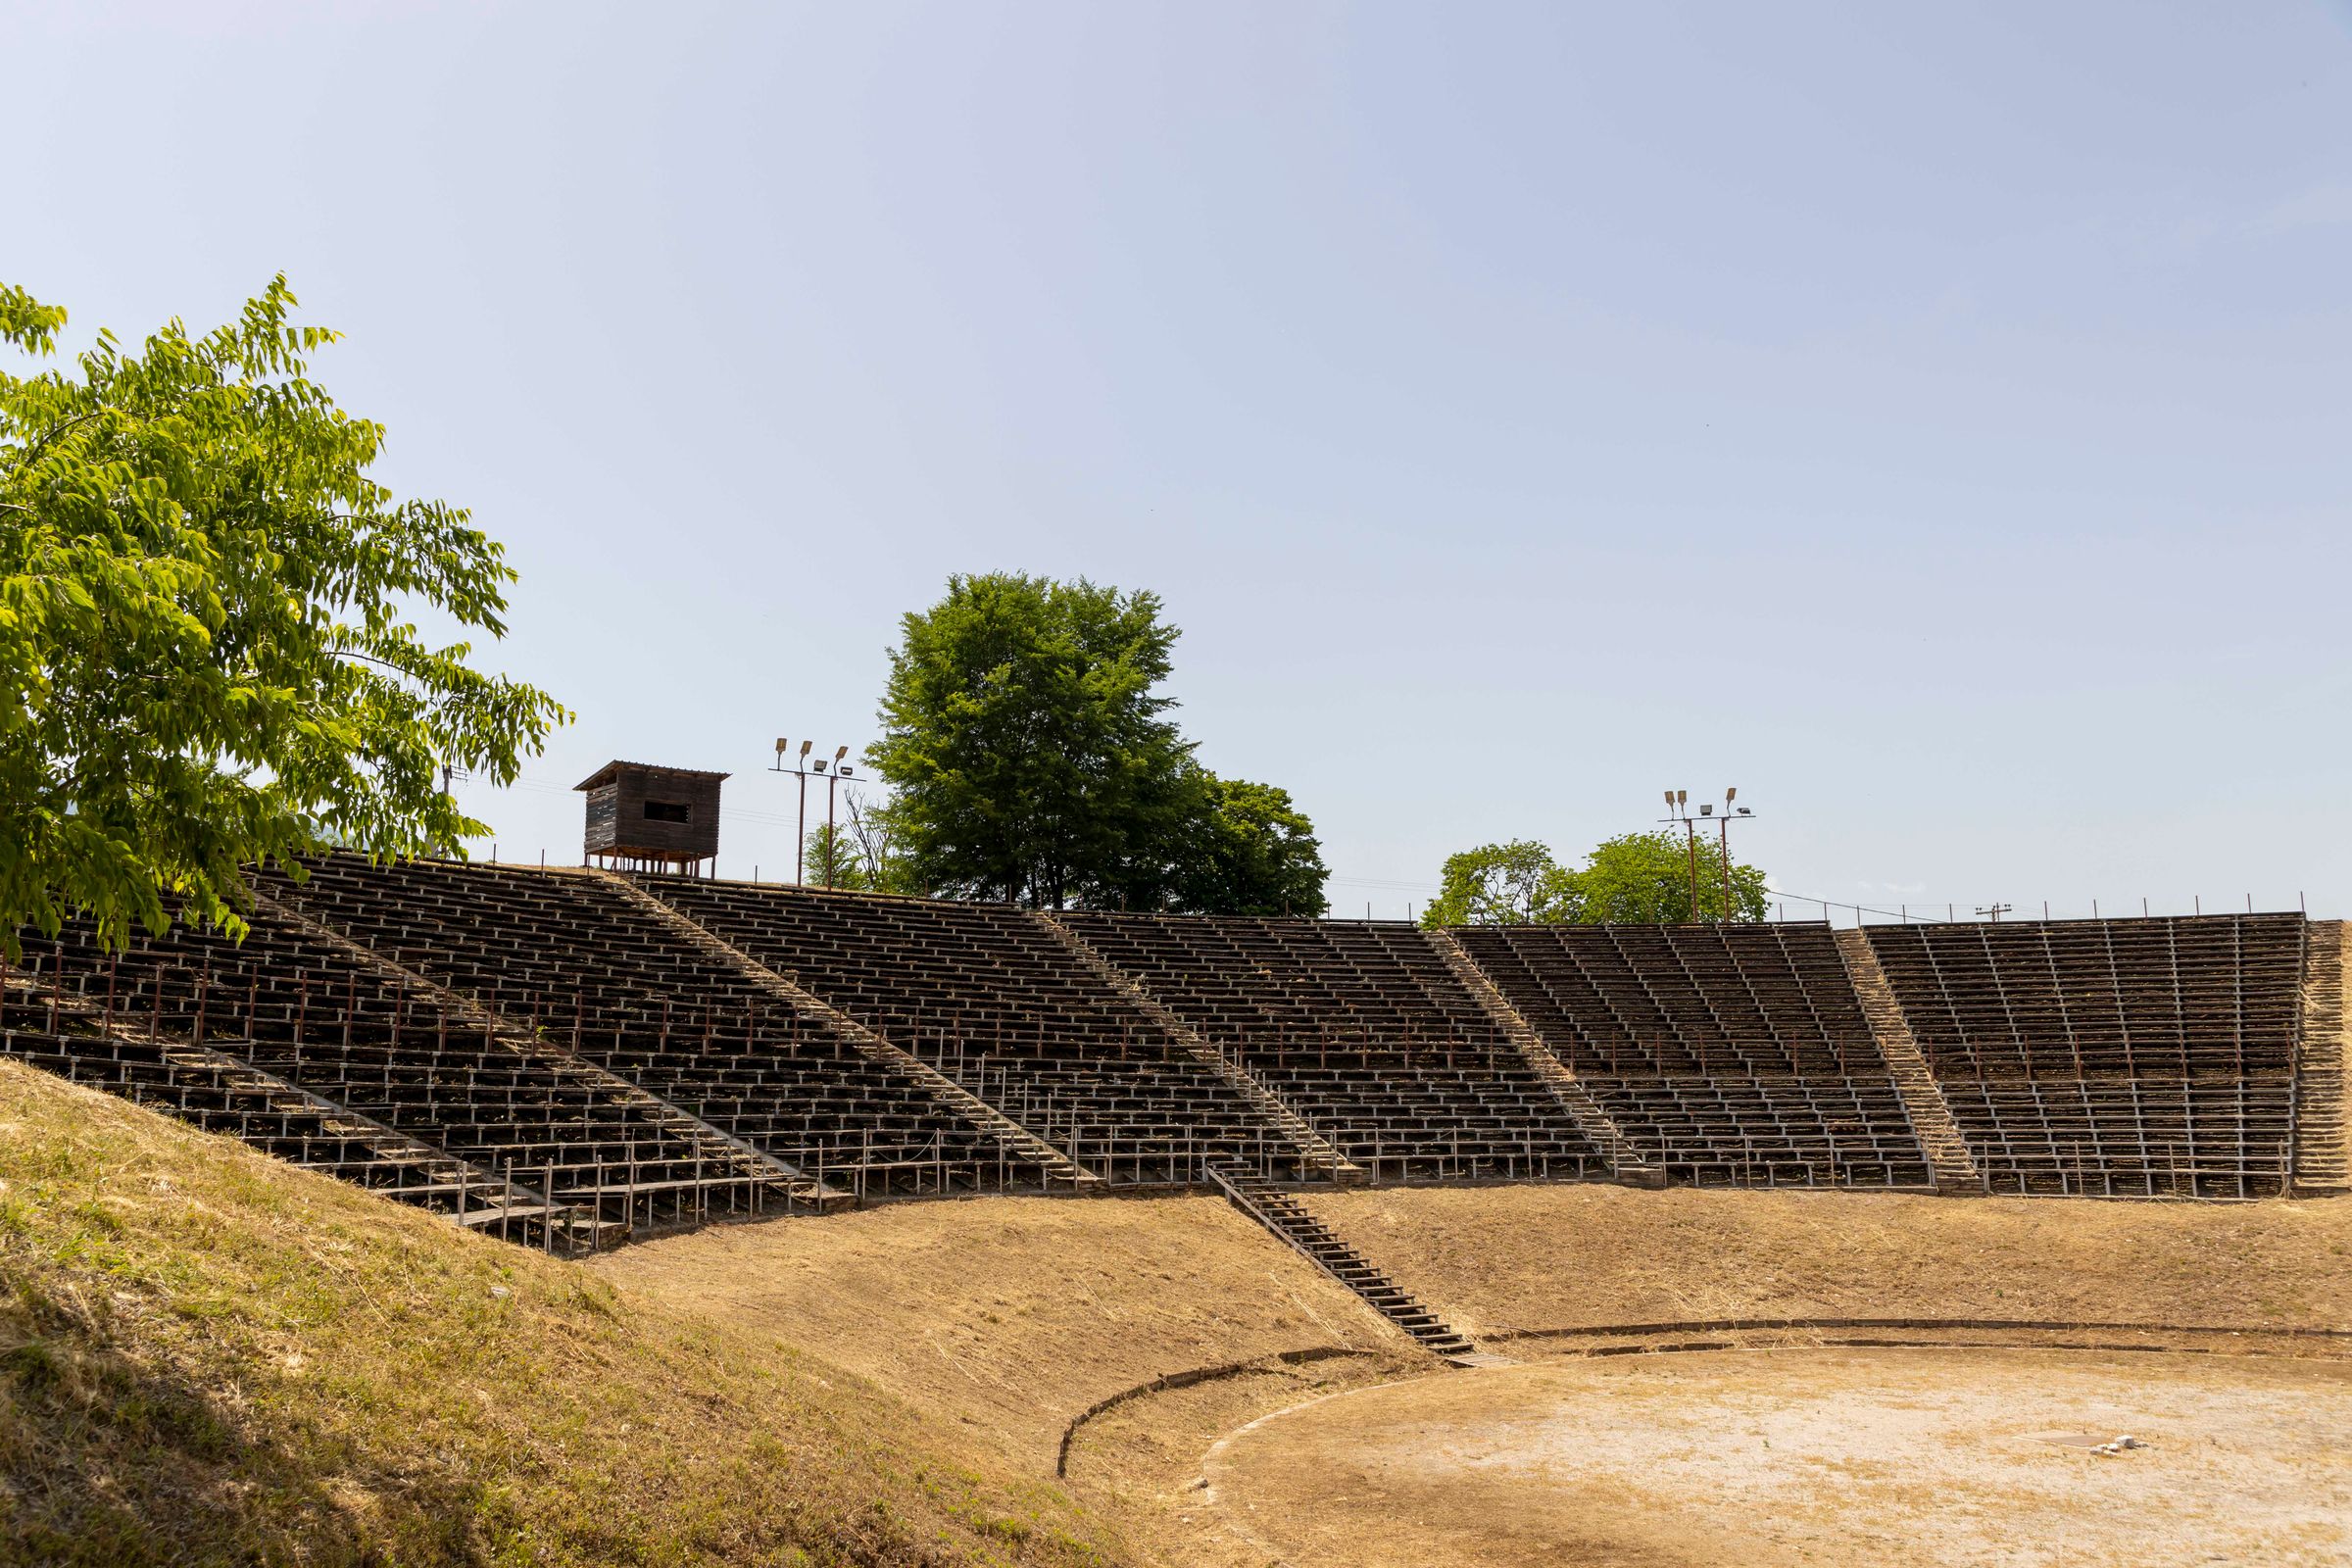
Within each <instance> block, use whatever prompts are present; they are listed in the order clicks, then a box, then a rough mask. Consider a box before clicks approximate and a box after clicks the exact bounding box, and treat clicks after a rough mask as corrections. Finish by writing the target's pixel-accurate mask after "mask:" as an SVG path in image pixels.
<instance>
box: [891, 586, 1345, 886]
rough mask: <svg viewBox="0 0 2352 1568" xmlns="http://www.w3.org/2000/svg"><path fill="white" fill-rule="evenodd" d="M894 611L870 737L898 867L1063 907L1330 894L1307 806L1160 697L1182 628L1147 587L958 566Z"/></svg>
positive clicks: (896, 881) (924, 880)
mask: <svg viewBox="0 0 2352 1568" xmlns="http://www.w3.org/2000/svg"><path fill="white" fill-rule="evenodd" d="M903 625H904V632H905V635H904V637H903V639H902V641H901V643H900V645H899V648H898V650H897V651H896V652H895V653H893V654H892V656H891V672H890V685H889V688H888V690H887V691H886V693H885V694H884V697H883V701H882V714H881V716H882V722H883V726H884V730H883V736H882V739H881V740H879V741H877V742H876V743H875V744H874V745H873V746H872V747H870V748H868V749H867V752H866V760H868V761H869V762H871V763H872V764H873V767H874V769H875V771H876V772H878V773H879V774H880V775H881V776H882V777H883V778H884V779H886V780H888V781H889V783H890V784H891V785H892V787H893V789H894V791H895V794H894V795H893V797H892V799H891V800H890V801H889V803H888V804H887V805H886V806H884V807H882V808H880V809H878V811H877V813H876V817H875V820H876V821H877V823H878V824H879V825H880V826H881V827H882V828H883V829H884V830H885V831H886V835H887V844H888V850H889V854H888V857H887V860H888V864H887V867H886V868H885V880H886V881H887V882H888V883H889V884H890V885H892V886H895V887H897V888H899V889H902V890H905V891H913V890H915V889H918V888H919V889H923V890H926V891H930V892H936V893H946V894H950V895H956V896H963V897H979V898H1000V899H1005V900H1009V901H1014V902H1025V903H1031V904H1040V905H1049V906H1054V907H1060V906H1063V905H1067V904H1080V905H1092V906H1095V907H1106V908H1132V909H1157V908H1175V909H1193V910H1202V911H1212V912H1221V913H1244V912H1250V913H1267V914H1279V913H1281V912H1282V911H1283V910H1284V909H1285V908H1288V909H1290V910H1292V911H1293V912H1299V913H1320V912H1321V911H1322V909H1323V881H1324V876H1325V872H1324V867H1323V859H1322V853H1321V850H1320V847H1319V846H1318V845H1317V843H1316V841H1315V832H1314V825H1313V824H1312V823H1311V822H1309V821H1308V820H1307V818H1306V815H1305V813H1304V812H1302V811H1300V810H1299V809H1298V807H1297V805H1296V804H1295V803H1294V802H1293V801H1292V800H1291V797H1290V795H1289V793H1288V792H1287V791H1284V790H1281V789H1277V788H1275V787H1274V786H1272V785H1267V784H1254V783H1249V782H1246V781H1243V780H1237V779H1220V778H1218V777H1217V776H1216V775H1215V774H1213V773H1210V772H1209V771H1208V770H1207V769H1205V768H1203V767H1201V765H1200V764H1199V763H1198V762H1196V761H1195V760H1193V748H1192V745H1191V743H1190V742H1188V741H1186V740H1185V739H1184V737H1183V736H1182V735H1181V734H1180V733H1179V732H1178V730H1177V728H1176V725H1175V723H1174V722H1173V721H1172V720H1171V719H1170V718H1169V717H1168V716H1167V714H1168V710H1169V709H1170V708H1171V707H1172V706H1173V704H1172V703H1171V702H1170V701H1169V699H1168V698H1166V697H1165V696H1163V695H1162V694H1161V693H1160V691H1159V685H1160V682H1162V681H1163V680H1165V679H1166V678H1167V674H1168V668H1169V650H1170V649H1171V648H1172V647H1173V645H1174V643H1175V641H1176V636H1177V632H1176V628H1175V627H1173V626H1170V625H1168V624H1167V623H1166V622H1164V621H1163V620H1162V619H1161V618H1160V605H1159V600H1158V598H1157V596H1156V595H1153V594H1150V593H1128V594H1122V593H1121V592H1119V591H1118V590H1117V589H1115V588H1102V587H1097V586H1096V585H1095V584H1093V583H1090V582H1085V581H1083V580H1081V581H1077V582H1055V581H1052V580H1050V579H1046V578H1039V577H1029V576H1024V575H1020V574H1017V573H991V574H988V575H983V576H970V577H952V578H950V579H949V580H948V594H947V597H946V598H945V599H943V600H941V601H940V602H939V603H938V604H936V605H934V606H932V607H931V608H930V609H929V610H926V611H922V612H920V613H914V614H909V615H907V617H906V619H905V621H904V623H903ZM876 863H877V865H881V864H882V862H881V861H880V860H877V862H876Z"/></svg>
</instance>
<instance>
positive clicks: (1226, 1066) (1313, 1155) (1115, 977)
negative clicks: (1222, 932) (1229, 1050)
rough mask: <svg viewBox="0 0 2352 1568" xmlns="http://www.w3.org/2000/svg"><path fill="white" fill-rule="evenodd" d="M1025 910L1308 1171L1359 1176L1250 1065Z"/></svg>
mask: <svg viewBox="0 0 2352 1568" xmlns="http://www.w3.org/2000/svg"><path fill="white" fill-rule="evenodd" d="M1029 912H1030V914H1031V915H1032V916H1034V917H1035V918H1036V920H1037V922H1038V924H1040V925H1042V926H1043V927H1045V929H1046V930H1047V931H1049V932H1050V933H1052V934H1053V937H1054V941H1056V942H1058V943H1060V944H1061V945H1062V947H1063V948H1064V949H1066V950H1067V951H1068V952H1069V954H1070V956H1072V957H1074V958H1076V959H1077V960H1078V961H1079V962H1080V963H1082V964H1084V965H1085V966H1086V968H1087V970H1088V971H1089V972H1090V973H1092V974H1093V975H1094V976H1095V978H1097V979H1098V980H1101V981H1102V982H1103V984H1104V985H1106V986H1108V987H1110V989H1111V990H1113V991H1115V992H1117V993H1118V994H1119V996H1120V997H1121V998H1123V999H1124V1000H1125V1001H1127V1002H1128V1003H1129V1004H1131V1005H1134V1006H1135V1007H1136V1008H1138V1009H1139V1010H1140V1011H1142V1012H1144V1013H1145V1014H1146V1015H1148V1016H1149V1017H1150V1018H1151V1019H1152V1022H1153V1023H1155V1024H1157V1025H1159V1027H1160V1028H1162V1029H1164V1030H1166V1031H1167V1032H1168V1034H1169V1035H1170V1036H1171V1037H1172V1038H1173V1039H1174V1040H1175V1041H1176V1043H1177V1044H1178V1045H1181V1046H1182V1047H1184V1049H1185V1051H1186V1052H1187V1053H1189V1054H1191V1055H1192V1056H1193V1057H1194V1058H1195V1059H1197V1060H1198V1061H1200V1062H1201V1064H1202V1065H1203V1066H1205V1067H1208V1068H1210V1069H1211V1070H1212V1071H1214V1072H1215V1073H1216V1074H1217V1076H1218V1077H1219V1078H1221V1079H1223V1080H1224V1081H1225V1082H1226V1083H1227V1084H1229V1085H1231V1086H1232V1087H1233V1088H1234V1089H1236V1090H1238V1091H1240V1092H1241V1094H1242V1095H1243V1096H1244V1097H1245V1098H1247V1099H1248V1100H1249V1102H1250V1103H1251V1104H1252V1105H1254V1106H1256V1107H1257V1109H1258V1111H1259V1113H1260V1114H1262V1115H1264V1116H1265V1118H1266V1119H1267V1120H1268V1121H1271V1122H1272V1123H1273V1124H1274V1125H1275V1126H1277V1127H1279V1128H1281V1129H1282V1131H1283V1136H1285V1137H1286V1138H1288V1139H1290V1140H1291V1142H1292V1143H1294V1144H1296V1145H1298V1146H1299V1154H1300V1156H1301V1158H1302V1162H1303V1164H1304V1166H1305V1167H1306V1168H1307V1169H1310V1170H1321V1171H1323V1172H1324V1173H1325V1174H1327V1175H1328V1176H1329V1177H1330V1178H1331V1179H1332V1180H1333V1181H1335V1182H1360V1181H1362V1180H1364V1171H1363V1167H1361V1166H1359V1165H1357V1164H1356V1163H1355V1162H1354V1161H1353V1160H1351V1159H1349V1158H1348V1156H1347V1155H1346V1154H1344V1153H1342V1152H1340V1151H1339V1150H1338V1148H1337V1147H1335V1146H1334V1145H1333V1144H1332V1143H1331V1142H1330V1141H1329V1140H1328V1139H1326V1138H1325V1137H1324V1136H1323V1135H1322V1134H1321V1133H1318V1132H1316V1131H1315V1128H1314V1124H1313V1123H1312V1122H1310V1121H1308V1120H1307V1119H1306V1118H1305V1117H1304V1116H1302V1115H1300V1114H1299V1112H1298V1110H1296V1109H1295V1108H1293V1107H1292V1105H1291V1103H1290V1102H1289V1101H1287V1100H1285V1099H1283V1098H1282V1097H1281V1096H1280V1095H1278V1094H1276V1093H1275V1092H1274V1091H1273V1090H1271V1089H1269V1088H1267V1087H1266V1086H1265V1085H1264V1084H1262V1083H1260V1082H1259V1081H1258V1080H1257V1078H1256V1076H1255V1075H1254V1074H1252V1073H1251V1072H1250V1069H1249V1068H1247V1067H1245V1066H1243V1065H1242V1064H1241V1063H1240V1062H1239V1061H1237V1060H1235V1059H1233V1058H1232V1057H1230V1056H1228V1055H1226V1054H1225V1053H1224V1052H1222V1051H1220V1050H1218V1049H1217V1047H1216V1046H1214V1045H1213V1044H1211V1043H1210V1042H1209V1041H1208V1040H1207V1039H1206V1038H1205V1037H1203V1036H1202V1035H1201V1031H1200V1030H1198V1029H1195V1028H1194V1027H1193V1026H1192V1025H1191V1024H1189V1023H1186V1022H1185V1021H1184V1020H1183V1019H1182V1018H1180V1017H1178V1016H1177V1015H1176V1014H1175V1012H1173V1011H1172V1010H1170V1009H1169V1008H1168V1007H1167V1005H1165V1004H1163V1003H1161V1002H1160V1000H1159V999H1158V998H1157V997H1154V996H1153V995H1152V993H1151V992H1149V991H1146V990H1145V989H1144V988H1143V987H1142V986H1141V985H1139V984H1138V983H1137V982H1136V980H1135V978H1134V977H1133V976H1131V975H1129V974H1128V973H1127V971H1126V970H1124V969H1121V968H1120V967H1119V966H1118V965H1117V964H1115V963H1112V962H1111V961H1110V960H1109V959H1107V958H1105V957H1103V955H1101V954H1100V953H1097V952H1096V951H1095V949H1094V945H1093V944H1092V943H1090V942H1088V941H1087V940H1086V939H1085V938H1084V937H1082V936H1080V935H1079V934H1078V933H1077V932H1075V931H1073V930H1071V929H1070V928H1069V927H1068V926H1066V925H1063V924H1062V923H1061V922H1060V921H1059V920H1056V919H1054V916H1053V915H1052V914H1050V913H1049V912H1047V911H1046V910H1044V909H1032V910H1030V911H1029Z"/></svg>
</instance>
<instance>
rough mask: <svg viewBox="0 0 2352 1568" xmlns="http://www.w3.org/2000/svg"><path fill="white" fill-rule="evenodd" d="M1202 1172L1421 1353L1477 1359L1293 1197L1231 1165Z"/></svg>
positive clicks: (1217, 1163) (1464, 1340) (1221, 1163)
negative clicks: (1359, 1299)
mask: <svg viewBox="0 0 2352 1568" xmlns="http://www.w3.org/2000/svg"><path fill="white" fill-rule="evenodd" d="M1205 1168H1206V1170H1207V1174H1208V1179H1209V1181H1210V1182H1211V1183H1213V1184H1214V1185H1215V1186H1216V1188H1217V1189H1218V1190H1219V1191H1220V1192H1222V1193H1223V1194H1224V1195H1225V1197H1226V1200H1227V1201H1229V1202H1231V1203H1232V1204H1233V1205H1234V1207H1236V1208H1238V1209H1240V1210H1241V1211H1242V1212H1243V1213H1245V1214H1247V1215H1249V1216H1250V1218H1251V1219H1253V1220H1256V1221H1257V1222H1258V1223H1259V1224H1260V1225H1263V1226H1264V1227H1265V1228H1266V1229H1267V1230H1269V1231H1272V1232H1273V1233H1274V1234H1275V1236H1276V1237H1278V1238H1280V1239H1281V1240H1282V1241H1284V1242H1286V1243H1288V1244H1289V1245H1290V1246H1291V1247H1293V1248H1294V1249H1296V1250H1299V1251H1300V1252H1302V1253H1304V1254H1305V1255H1306V1257H1307V1258H1308V1260H1309V1261H1311V1262H1313V1263H1314V1265H1315V1266H1316V1267H1317V1268H1320V1269H1321V1270H1323V1272H1324V1273H1326V1274H1329V1275H1330V1276H1331V1277H1332V1278H1333V1279H1335V1280H1338V1281H1339V1282H1340V1283H1341V1284H1342V1285H1345V1286H1347V1287H1348V1289H1349V1290H1351V1291H1353V1292H1354V1293H1355V1294H1356V1295H1358V1296H1360V1297H1362V1298H1363V1299H1364V1301H1365V1302H1366V1304H1368V1305H1369V1306H1370V1307H1371V1308H1372V1310H1374V1311H1375V1312H1378V1313H1379V1314H1380V1315H1381V1316H1382V1317H1385V1318H1387V1319H1388V1320H1389V1321H1390V1322H1391V1323H1394V1324H1396V1325H1397V1328H1399V1329H1401V1330H1402V1331H1403V1332H1404V1333H1405V1334H1406V1335H1407V1336H1409V1337H1410V1338H1411V1339H1412V1341H1413V1343H1414V1344H1416V1345H1418V1346H1420V1347H1421V1348H1423V1349H1425V1350H1427V1351H1429V1352H1430V1353H1431V1354H1433V1355H1440V1356H1444V1357H1446V1359H1447V1360H1451V1361H1460V1360H1463V1359H1465V1358H1467V1357H1473V1356H1476V1355H1477V1354H1478V1347H1476V1346H1475V1345H1472V1344H1471V1343H1470V1340H1469V1338H1468V1337H1467V1336H1466V1335H1463V1334H1461V1333H1458V1332H1456V1331H1455V1330H1454V1329H1451V1328H1449V1327H1447V1326H1446V1323H1445V1322H1444V1321H1443V1320H1442V1319H1441V1318H1439V1316H1438V1314H1437V1313H1435V1312H1433V1311H1431V1310H1430V1309H1429V1308H1428V1307H1427V1306H1425V1305H1423V1304H1422V1303H1421V1302H1420V1301H1419V1300H1417V1299H1414V1297H1413V1296H1412V1295H1411V1294H1410V1293H1408V1292H1407V1291H1406V1290H1405V1289H1404V1287H1402V1286H1400V1285H1398V1284H1397V1282H1396V1281H1394V1280H1392V1279H1390V1278H1389V1277H1388V1276H1387V1275H1386V1274H1383V1273H1382V1272H1381V1271H1380V1270H1379V1269H1377V1268H1375V1267H1373V1266H1372V1263H1371V1261H1370V1260H1369V1259H1367V1258H1366V1257H1365V1256H1364V1255H1363V1254H1362V1253H1361V1252H1358V1251H1357V1250H1355V1249H1354V1248H1352V1247H1349V1246H1348V1244H1347V1243H1346V1242H1344V1241H1342V1240H1340V1238H1339V1237H1338V1236H1337V1235H1336V1234H1334V1233H1333V1231H1332V1230H1331V1228H1330V1227H1329V1226H1327V1225H1325V1224H1324V1223H1323V1222H1322V1221H1321V1220H1319V1219H1317V1218H1315V1216H1314V1215H1313V1214H1312V1213H1310V1212H1308V1210H1307V1207H1306V1205H1305V1204H1304V1203H1302V1202H1300V1201H1299V1199H1298V1198H1297V1197H1296V1196H1295V1195H1294V1194H1291V1193H1288V1192H1285V1191H1284V1190H1283V1189H1281V1188H1279V1187H1277V1186H1275V1185H1274V1184H1273V1183H1272V1182H1269V1181H1267V1180H1265V1179H1264V1178H1263V1177H1261V1176H1258V1175H1257V1174H1255V1173H1254V1172H1252V1171H1250V1169H1248V1168H1247V1167H1246V1166H1243V1165H1241V1164H1239V1163H1236V1162H1234V1161H1231V1160H1210V1161H1209V1162H1208V1164H1207V1166H1206V1167H1205Z"/></svg>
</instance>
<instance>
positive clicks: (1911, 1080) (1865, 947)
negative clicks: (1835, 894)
mask: <svg viewBox="0 0 2352 1568" xmlns="http://www.w3.org/2000/svg"><path fill="white" fill-rule="evenodd" d="M1831 936H1832V938H1833V939H1834V940H1835V941H1836V942H1837V944H1838V956H1839V957H1841V958H1843V959H1844V960H1845V973H1846V977H1847V978H1848V979H1850V980H1851V981H1852V982H1853V984H1854V995H1855V996H1856V997H1858V998H1860V999H1861V1003H1862V1016H1863V1017H1865V1018H1866V1019H1868V1020H1869V1021H1870V1032H1871V1035H1872V1036H1873V1037H1874V1038H1875V1039H1876V1040H1877V1041H1878V1045H1879V1054H1880V1055H1882V1056H1884V1057H1885V1058H1886V1059H1887V1074H1888V1076H1889V1077H1891V1078H1892V1079H1893V1080H1894V1092H1895V1093H1896V1094H1898V1095H1900V1096H1901V1097H1902V1101H1903V1112H1904V1114H1905V1115H1907V1116H1909V1117H1910V1119H1911V1130H1912V1132H1914V1133H1916V1134H1917V1135H1918V1136H1919V1142H1920V1147H1921V1148H1922V1149H1923V1150H1925V1151H1926V1152H1927V1155H1928V1165H1929V1168H1930V1169H1932V1170H1933V1171H1934V1172H1935V1174H1936V1191H1937V1192H1942V1193H1973V1192H1978V1191H1981V1190H1982V1189H1983V1187H1984V1180H1985V1179H1984V1176H1983V1174H1982V1173H1981V1172H1980V1171H1979V1170H1978V1169H1977V1162H1976V1159H1975V1157H1974V1156H1973V1155H1971V1154H1970V1153H1969V1152H1968V1142H1967V1140H1966V1139H1964V1138H1962V1137H1961V1136H1960V1126H1959V1123H1957V1122H1955V1121H1954V1120H1953V1119H1952V1110H1951V1106H1949V1105H1947V1104H1946V1103H1944V1099H1943V1091H1942V1090H1941V1089H1939V1088H1937V1087H1936V1075H1935V1074H1934V1073H1932V1072H1930V1071H1929V1070H1928V1060H1927V1057H1925V1056H1923V1055H1921V1054H1920V1051H1919V1042H1918V1041H1917V1040H1915V1039H1913V1038H1912V1035H1911V1025H1910V1022H1909V1020H1907V1019H1906V1018H1904V1016H1903V1007H1902V1004H1901V1003H1899V1002H1897V1001H1896V1000H1895V997H1894V988H1893V987H1892V986H1890V985H1888V984H1887V972H1886V971H1885V970H1884V969H1882V968H1880V967H1879V956H1878V955H1877V954H1876V953H1874V952H1872V951H1871V946H1870V938H1869V937H1868V936H1867V935H1865V934H1864V933H1863V932H1862V931H1861V929H1860V928H1858V927H1856V928H1852V929H1847V930H1840V931H1833V932H1832V933H1831Z"/></svg>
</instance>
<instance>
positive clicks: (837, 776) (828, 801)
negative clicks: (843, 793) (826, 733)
mask: <svg viewBox="0 0 2352 1568" xmlns="http://www.w3.org/2000/svg"><path fill="white" fill-rule="evenodd" d="M849 755H850V749H849V748H848V747H847V746H836V747H834V748H833V770H832V771H831V772H830V773H826V774H825V891H826V892H828V893H830V892H832V891H833V862H834V861H835V860H837V859H839V858H841V856H840V849H839V845H838V844H837V842H836V841H835V839H834V836H833V786H834V785H836V784H838V783H840V782H841V775H842V772H843V768H842V765H841V760H842V759H843V758H845V757H847V756H849ZM816 765H817V770H818V771H819V772H822V771H823V770H824V766H825V764H824V763H822V762H819V763H817V764H816Z"/></svg>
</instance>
